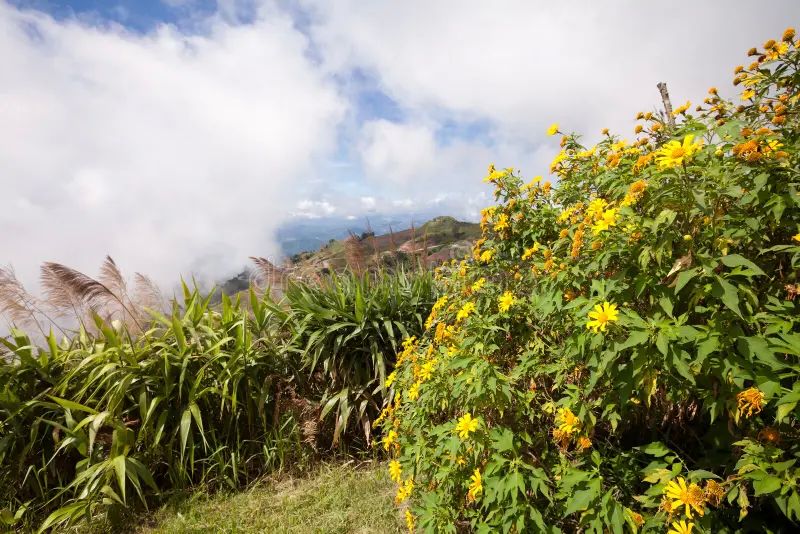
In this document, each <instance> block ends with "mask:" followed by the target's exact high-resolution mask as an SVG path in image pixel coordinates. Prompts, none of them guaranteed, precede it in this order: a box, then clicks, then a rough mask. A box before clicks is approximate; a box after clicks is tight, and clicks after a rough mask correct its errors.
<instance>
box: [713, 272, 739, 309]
mask: <svg viewBox="0 0 800 534" xmlns="http://www.w3.org/2000/svg"><path fill="white" fill-rule="evenodd" d="M711 294H712V295H714V296H715V297H717V298H718V299H721V300H722V303H723V304H724V305H725V306H727V307H728V309H730V310H731V311H732V312H733V313H735V314H736V315H738V316H739V317H742V312H741V311H739V292H738V290H737V289H736V286H734V285H733V284H731V283H730V282H728V281H727V280H725V279H724V278H720V277H716V278H715V279H714V282H713V283H712V284H711Z"/></svg>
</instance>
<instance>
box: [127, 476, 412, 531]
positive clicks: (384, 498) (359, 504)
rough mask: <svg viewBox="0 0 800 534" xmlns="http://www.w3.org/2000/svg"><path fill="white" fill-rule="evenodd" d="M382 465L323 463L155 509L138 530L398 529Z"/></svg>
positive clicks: (391, 490)
mask: <svg viewBox="0 0 800 534" xmlns="http://www.w3.org/2000/svg"><path fill="white" fill-rule="evenodd" d="M393 497H394V486H393V484H392V482H391V481H390V480H389V477H388V476H387V474H386V469H385V466H383V465H376V464H374V463H373V464H368V465H366V466H360V467H357V468H356V467H354V465H353V464H351V465H344V466H341V465H340V466H325V467H322V468H320V469H319V470H318V471H315V472H314V473H313V474H312V475H309V476H307V477H303V478H284V479H280V480H270V481H265V482H263V483H261V484H257V485H255V486H253V487H251V488H250V489H248V490H245V491H242V492H239V493H232V494H217V495H207V494H203V493H195V494H193V495H192V496H191V497H190V498H189V499H187V500H184V501H182V502H179V503H175V504H170V505H167V506H165V507H163V508H162V509H160V510H158V511H157V512H156V513H155V514H153V516H151V518H150V520H148V521H147V525H146V526H144V527H142V528H140V530H139V531H138V532H139V533H140V534H172V533H193V532H197V533H204V534H205V533H209V532H236V533H247V532H269V533H284V532H286V533H294V532H296V533H308V532H319V533H322V532H324V533H345V532H347V533H368V532H376V533H391V532H400V530H401V527H402V520H401V514H400V513H399V512H398V510H397V508H396V507H395V505H394V501H393Z"/></svg>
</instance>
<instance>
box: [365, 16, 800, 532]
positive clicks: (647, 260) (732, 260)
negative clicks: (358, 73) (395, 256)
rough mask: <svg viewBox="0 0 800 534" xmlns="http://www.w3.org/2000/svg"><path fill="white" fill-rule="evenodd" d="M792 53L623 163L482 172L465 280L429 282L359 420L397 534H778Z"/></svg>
mask: <svg viewBox="0 0 800 534" xmlns="http://www.w3.org/2000/svg"><path fill="white" fill-rule="evenodd" d="M793 39H794V31H793V30H787V32H786V34H785V35H784V38H783V40H782V41H780V42H775V41H769V42H767V43H766V45H765V47H764V50H763V51H758V50H755V49H753V50H752V51H751V52H750V55H753V56H754V57H755V59H756V60H755V61H754V62H753V64H752V65H750V66H749V67H748V68H746V69H745V68H744V67H737V69H736V79H735V80H734V84H735V85H741V86H743V87H744V92H743V93H742V95H741V98H742V103H741V104H740V105H737V104H733V103H732V102H729V101H726V100H724V99H722V98H721V97H720V96H719V95H718V93H717V90H716V89H715V88H711V89H710V91H709V96H708V98H707V99H706V101H705V103H704V105H702V106H699V107H698V109H697V113H696V114H690V112H689V106H690V105H689V103H687V104H686V105H683V106H680V107H679V108H677V109H676V110H675V113H674V115H675V118H678V119H679V120H678V124H677V126H675V127H674V128H673V126H672V125H671V124H670V121H667V120H666V118H665V117H664V116H663V115H660V114H653V113H640V114H639V116H638V117H637V118H638V119H641V120H643V121H644V123H643V124H640V125H639V126H637V128H636V130H635V131H636V133H637V134H639V135H638V138H637V140H636V141H635V142H633V143H628V142H626V141H624V140H621V139H619V138H618V137H615V136H613V135H610V134H608V132H607V131H604V132H603V138H602V140H601V141H600V142H599V143H598V144H597V145H595V146H593V147H591V148H586V147H584V146H582V145H581V144H580V141H579V138H578V137H577V136H576V135H563V137H562V141H561V146H562V151H561V152H560V153H559V154H558V156H557V157H556V158H555V160H554V162H553V164H552V167H551V172H553V173H554V174H556V175H557V176H558V185H557V187H553V186H552V185H551V183H550V182H544V183H542V181H541V178H540V177H536V178H534V179H533V180H532V181H531V182H529V183H523V180H522V179H521V178H520V177H519V176H518V174H517V173H516V172H515V171H513V170H512V169H505V170H497V169H495V168H494V166H491V167H490V169H489V174H488V176H487V178H486V181H488V182H490V183H492V184H494V186H495V198H496V199H497V200H498V203H497V205H495V206H492V207H489V208H487V209H486V210H484V212H483V220H482V224H481V225H482V228H483V237H482V238H481V239H480V240H479V241H478V243H477V244H476V247H475V250H474V260H473V261H470V262H462V263H461V264H454V265H453V266H452V267H451V268H448V269H444V270H442V271H441V272H440V273H439V276H440V277H441V281H440V285H441V286H442V287H443V289H444V292H443V295H442V297H440V299H439V300H438V301H437V303H436V304H435V305H434V307H433V311H432V313H431V315H430V317H429V319H428V321H427V323H426V327H427V332H426V334H425V335H424V337H422V339H421V340H417V339H415V338H409V339H407V340H406V342H405V346H404V350H403V351H402V352H401V353H400V355H399V356H398V368H397V372H396V374H394V375H392V376H391V377H390V379H389V380H388V382H389V383H390V384H392V388H393V391H392V399H391V402H389V403H387V405H386V407H385V408H384V411H383V413H382V415H381V417H380V420H379V422H380V423H381V424H382V425H383V427H384V437H383V441H382V444H383V447H384V448H385V449H386V450H387V451H390V453H391V454H392V455H393V456H394V459H393V460H392V462H391V463H390V475H391V476H392V478H393V479H394V480H395V481H396V482H397V483H398V492H397V501H398V502H403V501H406V500H408V501H409V502H410V503H411V507H412V511H413V512H412V514H411V515H410V518H409V521H410V522H411V523H414V522H416V527H419V528H422V529H424V530H425V531H443V532H457V531H465V530H472V529H474V530H475V531H477V532H496V531H500V532H511V531H513V532H561V531H571V532H574V531H582V532H624V531H628V530H629V531H632V532H638V531H660V532H664V531H666V530H667V529H668V528H672V530H671V532H687V531H690V530H692V529H694V532H734V531H754V530H758V531H765V530H766V531H772V532H779V531H782V532H788V531H789V530H792V529H796V528H797V522H798V520H800V492H799V490H798V481H799V480H800V465H798V460H799V459H800V439H798V438H800V428H799V425H800V421H799V418H800V407H798V401H800V380H798V378H800V309H798V300H796V299H795V297H796V295H797V293H798V291H800V285H798V282H800V281H798V279H797V277H798V270H799V269H800V195H798V187H800V119H798V112H800V106H798V100H800V94H799V93H798V84H800V74H798V70H797V69H798V64H800V50H798V45H800V43H794V42H793ZM549 133H551V134H552V135H555V134H557V133H559V127H558V125H553V126H551V128H550V130H549ZM412 526H413V525H412Z"/></svg>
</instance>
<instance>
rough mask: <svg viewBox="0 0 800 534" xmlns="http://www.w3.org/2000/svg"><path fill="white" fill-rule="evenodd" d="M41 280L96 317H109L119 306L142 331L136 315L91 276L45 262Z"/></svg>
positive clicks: (117, 296)
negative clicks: (68, 296)
mask: <svg viewBox="0 0 800 534" xmlns="http://www.w3.org/2000/svg"><path fill="white" fill-rule="evenodd" d="M42 279H43V280H45V279H47V280H50V281H51V283H52V285H53V286H60V288H59V292H60V293H62V294H70V293H71V294H72V295H74V297H75V298H77V299H78V300H79V301H80V302H81V303H82V304H83V305H85V306H87V307H89V308H91V309H93V310H95V311H96V312H97V313H98V315H101V316H109V317H110V316H111V315H112V312H111V310H113V308H114V307H116V306H117V305H119V306H120V307H121V309H122V310H123V312H125V313H127V316H130V318H131V320H132V321H133V323H134V325H135V326H136V328H138V330H139V331H143V328H142V325H141V324H140V323H139V321H138V320H137V319H136V315H135V314H134V313H133V312H132V311H131V309H130V308H129V307H128V306H127V305H126V304H125V302H123V300H122V298H121V297H120V296H119V295H117V294H116V293H114V292H113V291H112V290H111V289H110V288H109V287H108V286H106V285H105V284H103V283H102V282H100V281H98V280H95V279H94V278H92V277H91V276H88V275H85V274H83V273H82V272H80V271H77V270H75V269H73V268H71V267H67V266H66V265H62V264H60V263H55V262H45V263H44V264H42ZM123 315H124V314H123Z"/></svg>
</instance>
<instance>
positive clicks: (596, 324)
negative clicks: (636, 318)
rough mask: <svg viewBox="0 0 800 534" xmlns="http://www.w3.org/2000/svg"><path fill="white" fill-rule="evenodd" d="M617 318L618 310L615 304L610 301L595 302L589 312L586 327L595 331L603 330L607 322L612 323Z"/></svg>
mask: <svg viewBox="0 0 800 534" xmlns="http://www.w3.org/2000/svg"><path fill="white" fill-rule="evenodd" d="M618 319H619V310H618V309H617V305H616V304H612V303H611V302H608V301H606V302H603V303H602V304H597V305H596V306H595V307H594V309H593V310H592V311H590V312H589V322H587V323H586V328H589V329H591V330H593V331H594V332H595V333H597V332H598V331H600V332H605V331H606V326H608V323H613V322H614V321H616V320H618Z"/></svg>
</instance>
